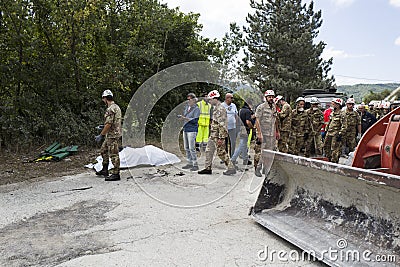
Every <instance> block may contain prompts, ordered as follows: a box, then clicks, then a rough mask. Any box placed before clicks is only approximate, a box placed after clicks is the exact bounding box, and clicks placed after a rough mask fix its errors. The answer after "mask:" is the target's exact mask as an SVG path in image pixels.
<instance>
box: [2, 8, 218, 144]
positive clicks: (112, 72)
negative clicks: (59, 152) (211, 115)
mask: <svg viewBox="0 0 400 267" xmlns="http://www.w3.org/2000/svg"><path fill="white" fill-rule="evenodd" d="M198 17H199V15H198V14H191V13H190V14H183V13H182V12H180V11H179V10H178V9H169V8H168V7H167V6H165V5H161V4H160V3H159V2H158V1H156V0H86V1H82V0H68V1H59V0H1V1H0V78H1V87H0V100H1V107H0V108H1V114H0V116H1V121H2V128H1V132H0V140H2V144H3V145H4V144H6V145H8V146H14V145H16V144H28V145H31V144H41V143H49V142H51V141H53V140H59V141H62V142H64V143H74V142H75V143H78V144H89V143H92V142H93V135H94V134H95V130H94V127H95V126H96V125H98V124H101V123H102V120H103V119H102V114H103V112H104V105H103V103H102V102H101V93H102V91H103V90H104V89H111V90H112V91H113V92H114V94H115V96H116V97H115V98H116V102H117V103H118V104H119V105H120V106H121V108H122V110H123V111H124V110H125V108H126V107H127V105H128V103H129V101H130V99H131V97H132V95H133V94H134V92H135V91H136V90H137V88H138V87H139V86H140V85H141V84H142V83H143V82H144V81H145V80H147V79H148V78H149V77H150V76H151V75H153V74H154V73H156V72H157V71H159V70H162V69H164V68H166V67H169V66H171V65H175V64H178V63H182V62H187V61H195V60H208V59H209V58H210V55H211V56H216V57H218V56H219V55H220V51H219V48H218V47H219V44H218V43H217V42H216V41H210V40H208V39H204V38H202V37H201V36H199V32H200V30H201V25H199V23H198ZM188 90H189V89H188ZM178 93H179V92H178ZM178 93H177V94H178ZM179 96H181V97H183V98H185V96H184V95H183V96H182V94H181V93H179ZM178 98H179V97H177V96H175V98H174V96H171V99H178ZM144 101H145V100H144ZM176 101H179V102H181V101H182V98H180V99H178V100H176ZM173 104H174V101H169V102H168V103H167V105H166V106H171V105H173ZM162 106H163V105H159V107H157V108H155V110H154V111H153V112H154V114H164V110H162ZM158 109H159V110H158ZM154 117H156V118H155V119H154V125H152V129H154V126H157V125H158V123H159V122H160V119H159V118H158V117H160V116H154Z"/></svg>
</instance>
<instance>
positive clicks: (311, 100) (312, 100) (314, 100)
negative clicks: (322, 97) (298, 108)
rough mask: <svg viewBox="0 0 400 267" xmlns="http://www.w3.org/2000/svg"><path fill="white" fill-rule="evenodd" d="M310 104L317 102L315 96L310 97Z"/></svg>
mask: <svg viewBox="0 0 400 267" xmlns="http://www.w3.org/2000/svg"><path fill="white" fill-rule="evenodd" d="M310 104H319V100H318V98H316V97H315V96H313V97H311V99H310Z"/></svg>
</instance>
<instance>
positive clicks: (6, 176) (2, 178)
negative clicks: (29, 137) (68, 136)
mask: <svg viewBox="0 0 400 267" xmlns="http://www.w3.org/2000/svg"><path fill="white" fill-rule="evenodd" d="M45 148H46V147H39V148H36V149H31V150H30V151H25V152H18V153H15V152H10V151H6V150H2V151H0V185H4V184H11V183H17V182H22V181H34V180H37V179H41V178H44V177H47V178H49V177H60V176H64V175H69V174H78V173H82V172H87V171H90V170H89V169H87V168H85V167H84V165H86V164H89V163H92V162H93V163H94V162H96V157H97V156H98V155H99V149H98V148H94V147H78V152H77V153H75V154H73V155H71V156H68V157H66V158H64V159H63V160H61V161H58V162H56V161H50V162H45V161H40V162H34V160H35V159H37V158H38V155H39V154H40V152H41V151H42V150H44V149H45Z"/></svg>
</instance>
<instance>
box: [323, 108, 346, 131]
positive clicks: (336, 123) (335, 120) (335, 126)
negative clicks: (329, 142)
mask: <svg viewBox="0 0 400 267" xmlns="http://www.w3.org/2000/svg"><path fill="white" fill-rule="evenodd" d="M327 127H328V129H327V134H326V135H327V136H335V135H337V134H341V135H342V134H344V133H345V131H346V129H347V120H346V116H345V115H344V113H343V112H342V111H341V110H337V111H333V112H332V113H331V115H330V116H329V124H328V126H327Z"/></svg>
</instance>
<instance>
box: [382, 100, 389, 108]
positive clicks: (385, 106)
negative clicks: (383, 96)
mask: <svg viewBox="0 0 400 267" xmlns="http://www.w3.org/2000/svg"><path fill="white" fill-rule="evenodd" d="M383 108H384V109H389V108H390V102H389V101H386V102H385V103H384V104H383Z"/></svg>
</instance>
